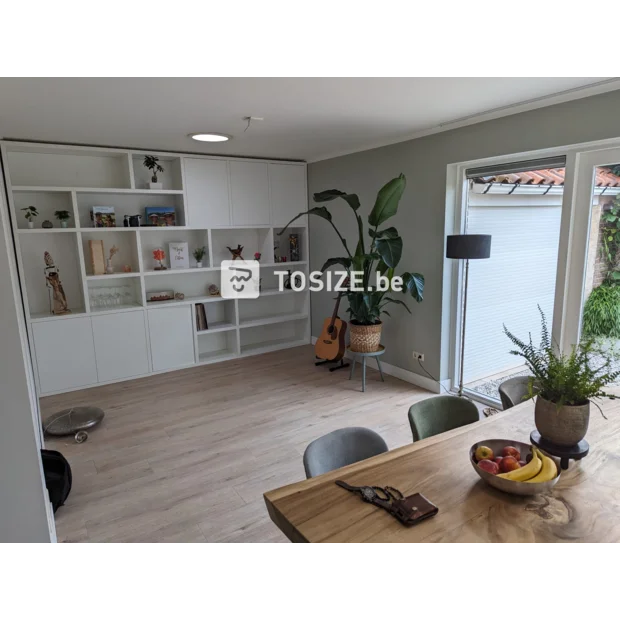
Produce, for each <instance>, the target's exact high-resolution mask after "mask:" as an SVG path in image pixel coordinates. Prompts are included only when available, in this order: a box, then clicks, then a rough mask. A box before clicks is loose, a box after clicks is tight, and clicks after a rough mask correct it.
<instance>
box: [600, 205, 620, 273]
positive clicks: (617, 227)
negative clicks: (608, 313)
mask: <svg viewBox="0 0 620 620" xmlns="http://www.w3.org/2000/svg"><path fill="white" fill-rule="evenodd" d="M601 222H602V225H601V232H602V235H601V237H602V240H603V243H602V245H601V256H602V258H603V260H604V261H605V281H606V282H608V283H613V282H619V281H620V269H619V268H618V252H619V251H620V196H616V198H615V199H614V202H613V204H612V206H611V208H610V209H605V210H603V212H602V213H601Z"/></svg>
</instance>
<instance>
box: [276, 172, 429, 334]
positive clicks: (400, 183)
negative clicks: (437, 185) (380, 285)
mask: <svg viewBox="0 0 620 620" xmlns="http://www.w3.org/2000/svg"><path fill="white" fill-rule="evenodd" d="M406 185H407V181H406V179H405V176H404V175H403V174H401V175H399V176H398V177H396V178H395V179H392V180H391V181H390V182H389V183H387V184H386V185H384V186H383V187H382V188H381V190H379V193H378V194H377V199H376V201H375V205H374V207H373V209H372V211H371V212H370V215H369V216H368V225H369V229H368V236H369V239H366V238H365V235H364V223H363V221H362V218H361V216H360V214H359V213H358V210H359V208H360V201H359V198H358V196H357V194H347V193H345V192H341V191H340V190H337V189H330V190H326V191H324V192H319V193H318V194H314V202H330V201H332V200H336V199H337V198H341V199H342V200H343V201H344V202H346V203H347V205H348V206H349V207H350V209H351V211H352V212H353V215H354V217H355V220H356V227H357V237H358V239H357V244H356V247H355V251H354V252H353V253H352V252H351V250H350V248H349V245H348V244H347V240H346V239H345V238H344V237H343V236H342V234H341V233H340V231H339V230H338V228H337V227H336V225H335V224H334V222H333V219H332V214H331V213H330V212H329V211H328V209H327V208H326V207H324V206H322V207H313V208H312V209H310V210H308V211H305V212H303V213H300V214H299V215H297V216H295V217H294V218H293V219H292V220H291V221H290V222H289V223H288V224H287V225H286V226H285V227H284V228H283V229H282V230H281V231H280V232H279V233H278V235H282V234H283V233H284V232H285V230H286V229H287V228H288V227H289V226H290V225H291V224H292V223H293V222H294V221H295V220H296V219H298V218H300V217H302V216H304V215H306V214H309V215H316V216H317V217H321V218H323V219H324V220H327V221H328V222H329V223H330V225H331V226H332V228H333V229H334V231H335V232H336V234H337V235H338V238H339V239H340V242H341V243H342V246H343V247H344V250H345V252H346V256H339V257H335V258H330V259H328V260H327V261H326V262H325V264H324V265H323V267H322V268H321V271H325V270H326V269H329V268H330V267H332V266H334V265H342V266H343V267H344V268H345V270H346V271H347V272H348V273H349V276H350V277H351V279H352V281H353V276H352V275H351V272H356V273H363V278H362V282H361V284H360V283H357V286H358V287H359V288H360V289H361V290H360V291H358V292H353V291H352V292H349V293H347V299H348V302H349V310H348V311H349V314H350V316H351V320H352V321H353V322H354V323H356V324H358V325H375V324H377V323H379V322H380V319H379V317H380V315H381V314H382V313H383V314H387V315H388V316H390V314H389V312H387V310H385V307H386V306H388V305H389V304H399V305H401V306H404V307H405V308H406V310H407V312H409V313H410V314H411V311H410V310H409V307H408V306H407V305H406V304H405V302H404V301H402V300H400V299H395V298H394V297H392V295H393V294H394V292H395V291H394V290H393V289H392V285H393V284H394V278H395V275H394V270H395V269H396V267H397V266H398V263H399V262H400V258H401V255H402V252H403V240H402V237H401V236H400V235H399V233H398V231H397V230H396V228H394V227H393V226H390V227H389V228H383V229H382V230H379V226H382V225H383V224H384V223H385V222H386V221H387V220H389V219H390V218H391V217H393V216H394V215H396V212H397V210H398V203H399V202H400V199H401V197H402V195H403V193H404V191H405V187H406ZM366 248H368V250H367V249H366ZM376 272H379V273H380V274H381V275H382V276H385V277H387V278H388V280H389V282H390V286H389V288H388V290H387V291H385V292H380V291H377V290H375V289H376V285H375V279H374V274H375V273H376ZM400 278H402V284H403V286H402V292H403V293H405V294H409V295H411V297H413V299H415V300H416V301H417V302H420V301H422V299H423V295H424V276H423V275H421V274H419V273H410V272H408V271H406V272H404V273H402V274H401V275H400Z"/></svg>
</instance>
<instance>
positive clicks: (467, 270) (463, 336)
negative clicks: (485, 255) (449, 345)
mask: <svg viewBox="0 0 620 620" xmlns="http://www.w3.org/2000/svg"><path fill="white" fill-rule="evenodd" d="M468 284H469V258H466V259H465V290H464V291H463V318H462V320H461V357H460V366H461V367H460V372H459V396H463V370H464V368H465V326H466V325H467V285H468Z"/></svg>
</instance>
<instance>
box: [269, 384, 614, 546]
mask: <svg viewBox="0 0 620 620" xmlns="http://www.w3.org/2000/svg"><path fill="white" fill-rule="evenodd" d="M613 391H615V392H617V393H618V390H613ZM601 407H602V409H603V411H604V412H605V415H606V416H607V418H608V419H607V420H605V419H604V418H603V417H602V415H601V414H600V412H599V411H598V409H597V408H596V407H595V406H592V407H591V412H590V428H589V429H588V435H587V439H588V442H589V443H590V454H589V455H588V456H587V457H586V458H584V459H583V460H582V461H578V462H573V461H571V463H570V466H569V469H568V470H567V471H564V472H562V477H561V479H560V480H559V482H558V483H557V485H556V486H555V487H554V488H553V490H552V492H551V493H550V494H543V495H535V496H530V497H521V496H516V495H508V494H505V493H502V492H501V491H498V490H496V489H493V488H491V487H489V486H487V485H486V484H485V483H484V482H483V481H482V480H481V479H480V478H479V477H478V476H477V474H476V472H475V471H474V470H473V468H472V466H471V464H470V462H469V449H470V447H471V446H472V445H473V444H474V443H476V442H477V441H482V440H485V439H507V440H516V441H523V442H526V443H529V436H530V432H531V431H532V429H534V428H535V427H534V405H533V403H532V402H531V401H530V402H527V403H524V404H522V405H518V406H517V407H514V408H513V409H509V410H508V411H504V412H502V413H499V414H497V415H495V416H492V417H490V418H487V419H485V420H481V421H480V422H476V423H474V424H470V425H468V426H465V427H462V428H458V429H455V430H453V431H449V432H447V433H443V434H441V435H437V436H435V437H430V438H428V439H425V440H423V441H419V442H416V443H412V444H410V445H407V446H403V447H401V448H397V449H396V450H391V451H390V452H386V453H385V454H381V455H379V456H376V457H374V458H371V459H368V460H366V461H362V462H360V463H355V464H353V465H349V466H347V467H343V468H341V469H338V470H335V471H332V472H329V473H327V474H324V475H322V476H317V477H316V478H311V479H309V480H304V481H302V482H298V483H295V484H291V485H288V486H285V487H282V488H280V489H275V490H273V491H269V492H268V493H265V503H266V504H267V509H268V511H269V515H270V516H271V519H272V520H273V522H274V523H275V524H276V525H277V526H278V527H279V528H280V529H281V530H282V532H284V534H285V535H286V536H287V537H288V538H289V539H290V540H292V541H293V542H617V541H619V540H620V400H613V401H609V400H605V401H603V402H602V403H601ZM403 415H406V412H403ZM339 479H342V480H345V481H346V482H348V483H349V484H351V485H355V486H362V485H370V486H372V485H377V486H386V485H389V486H392V487H396V488H397V489H399V490H400V491H402V492H403V493H404V494H405V495H411V494H412V493H416V492H419V493H422V494H423V495H425V496H426V497H427V498H428V499H429V500H430V501H431V502H433V503H434V504H435V505H436V506H438V507H439V514H437V515H436V516H435V517H432V518H430V519H427V520H425V521H422V522H421V523H419V524H418V525H415V526H413V527H404V526H403V525H401V524H400V523H399V522H398V521H396V519H394V518H393V517H391V516H390V515H389V514H387V513H386V512H385V511H383V510H381V509H379V508H377V507H375V506H373V505H371V504H367V503H365V502H363V501H362V500H361V499H360V498H359V497H358V496H357V495H356V494H353V493H349V492H347V491H345V490H344V489H342V488H340V487H338V486H337V485H336V484H334V481H335V480H339Z"/></svg>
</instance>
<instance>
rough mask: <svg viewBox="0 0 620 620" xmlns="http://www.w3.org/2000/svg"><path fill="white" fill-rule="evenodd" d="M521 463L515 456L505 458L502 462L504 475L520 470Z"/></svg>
mask: <svg viewBox="0 0 620 620" xmlns="http://www.w3.org/2000/svg"><path fill="white" fill-rule="evenodd" d="M519 467H521V465H519V461H517V459H516V458H515V457H514V456H505V457H504V458H503V459H502V462H501V470H502V473H503V474H507V473H508V472H509V471H513V470H515V469H519Z"/></svg>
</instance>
